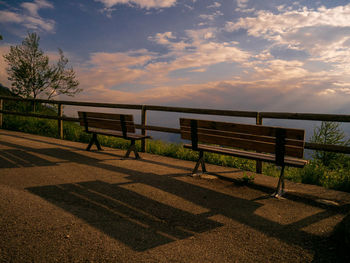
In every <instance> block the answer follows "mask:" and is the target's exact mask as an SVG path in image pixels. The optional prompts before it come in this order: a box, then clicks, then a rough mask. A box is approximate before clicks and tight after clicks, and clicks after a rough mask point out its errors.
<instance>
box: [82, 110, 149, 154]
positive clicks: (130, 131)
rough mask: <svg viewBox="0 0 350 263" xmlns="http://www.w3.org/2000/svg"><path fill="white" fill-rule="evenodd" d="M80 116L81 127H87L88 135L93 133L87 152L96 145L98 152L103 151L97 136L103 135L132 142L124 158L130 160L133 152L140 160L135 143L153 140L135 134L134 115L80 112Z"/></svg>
mask: <svg viewBox="0 0 350 263" xmlns="http://www.w3.org/2000/svg"><path fill="white" fill-rule="evenodd" d="M78 115H79V121H80V125H81V126H84V127H85V131H86V132H87V133H92V138H91V140H90V143H89V145H88V147H87V148H86V150H87V151H89V150H90V148H91V146H92V145H93V144H94V143H95V144H96V146H97V149H98V150H102V148H101V146H100V143H99V141H98V139H97V134H101V135H107V136H114V137H119V138H123V139H125V140H130V146H129V148H128V150H127V152H126V154H125V156H124V158H128V157H129V155H130V153H131V151H133V152H134V154H135V159H140V155H139V154H138V152H137V149H136V146H135V141H136V140H142V139H146V138H151V137H150V136H146V135H140V134H135V124H134V117H133V115H129V114H112V113H99V112H82V111H79V112H78Z"/></svg>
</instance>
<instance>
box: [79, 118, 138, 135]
mask: <svg viewBox="0 0 350 263" xmlns="http://www.w3.org/2000/svg"><path fill="white" fill-rule="evenodd" d="M86 121H87V124H88V127H89V128H90V127H93V128H101V129H110V130H118V131H121V130H122V125H121V122H120V121H115V120H99V119H90V118H87V120H86ZM80 125H81V126H85V122H84V120H80ZM125 127H126V131H127V132H131V133H134V132H135V125H133V124H131V123H130V122H126V123H125Z"/></svg>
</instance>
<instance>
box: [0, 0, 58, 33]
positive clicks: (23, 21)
mask: <svg viewBox="0 0 350 263" xmlns="http://www.w3.org/2000/svg"><path fill="white" fill-rule="evenodd" d="M20 7H21V8H20V9H16V10H10V9H9V10H1V11H0V23H1V24H8V23H12V24H19V25H21V26H23V27H25V28H27V29H30V30H35V31H46V32H53V31H54V28H55V21H53V20H51V19H45V18H43V17H41V16H40V15H39V14H38V11H39V10H40V9H43V8H51V9H52V8H54V7H53V5H52V4H51V3H49V2H48V1H46V0H34V2H24V3H22V4H21V5H20Z"/></svg>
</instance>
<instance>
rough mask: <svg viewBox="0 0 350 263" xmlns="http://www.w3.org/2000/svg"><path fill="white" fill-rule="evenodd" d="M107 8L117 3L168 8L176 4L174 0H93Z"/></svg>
mask: <svg viewBox="0 0 350 263" xmlns="http://www.w3.org/2000/svg"><path fill="white" fill-rule="evenodd" d="M95 1H97V2H101V3H102V4H103V5H104V6H105V8H107V9H109V8H112V7H113V6H116V5H118V4H128V5H136V6H139V7H141V8H145V9H150V8H168V7H172V6H174V5H175V4H176V0H95Z"/></svg>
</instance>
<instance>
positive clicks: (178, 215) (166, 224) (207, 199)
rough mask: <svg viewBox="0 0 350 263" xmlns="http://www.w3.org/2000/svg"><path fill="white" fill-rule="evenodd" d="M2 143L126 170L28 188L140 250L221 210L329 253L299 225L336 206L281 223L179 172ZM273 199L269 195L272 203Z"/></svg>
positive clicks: (253, 204) (198, 226) (210, 226)
mask: <svg viewBox="0 0 350 263" xmlns="http://www.w3.org/2000/svg"><path fill="white" fill-rule="evenodd" d="M0 144H3V145H5V146H7V147H11V150H20V151H24V152H27V153H28V152H29V153H40V154H41V155H46V156H48V157H54V158H58V159H60V160H62V162H72V163H78V164H84V165H89V166H93V167H96V168H100V169H105V170H108V171H113V172H116V173H119V174H123V175H125V177H124V179H126V180H128V181H129V182H126V183H121V184H109V183H106V182H103V181H98V180H94V181H85V182H77V183H70V184H58V185H47V186H39V187H30V188H27V190H28V191H29V192H31V193H33V194H35V195H37V196H40V197H42V198H43V199H45V200H47V201H49V202H51V203H53V204H54V205H56V206H58V207H60V208H62V209H64V210H65V211H67V212H69V213H71V214H73V215H75V216H77V217H78V218H80V219H82V220H84V221H85V222H87V223H88V224H89V225H91V226H93V227H95V228H96V229H99V230H101V231H102V232H104V233H106V234H107V235H109V236H111V237H112V238H114V239H116V240H119V241H121V242H123V243H124V244H126V245H127V246H129V247H131V248H132V249H134V250H136V251H144V250H147V249H151V248H154V247H157V246H160V245H163V244H167V243H169V242H173V241H175V240H181V239H186V238H188V237H190V236H193V235H195V234H196V233H203V232H207V231H211V230H214V229H216V228H219V227H221V226H223V224H222V223H220V222H217V221H215V220H214V219H212V217H211V216H214V215H223V216H225V217H227V218H230V219H232V220H235V221H237V222H239V223H240V224H244V225H246V226H248V227H251V228H253V229H256V230H258V231H260V232H262V233H264V234H266V235H268V236H271V237H274V238H277V239H279V240H281V241H283V242H287V243H289V244H293V245H297V246H300V247H303V248H305V249H308V250H311V251H314V252H315V255H316V256H315V258H323V257H325V254H326V256H329V251H328V250H327V246H328V243H327V242H328V241H327V240H326V239H325V238H324V237H321V236H318V235H314V234H312V233H307V232H305V231H303V230H302V228H304V227H305V226H308V225H310V224H312V223H315V222H317V221H319V220H323V219H325V218H328V217H331V216H333V215H335V214H337V213H339V211H336V210H332V209H329V210H325V211H323V212H320V213H318V214H314V215H311V216H310V217H308V218H305V219H303V220H302V221H299V222H294V223H292V224H287V225H283V224H280V223H278V222H275V221H272V220H269V219H267V218H264V217H261V216H259V215H258V214H256V213H255V211H256V210H257V209H258V208H260V207H261V206H262V204H261V203H259V202H258V201H255V200H247V199H243V198H238V197H234V196H231V195H227V194H224V193H220V192H217V191H215V190H212V189H208V188H204V187H201V186H198V185H194V184H191V183H187V182H184V181H182V180H179V179H178V175H177V174H167V175H162V176H160V175H158V174H154V173H148V172H142V171H139V170H133V169H131V168H124V167H119V166H118V163H115V164H113V165H112V164H107V163H104V162H103V160H100V159H96V158H92V157H89V156H86V155H84V154H81V153H79V152H76V151H71V150H69V149H67V148H64V149H62V148H45V149H43V148H41V149H37V148H31V147H26V146H23V145H17V144H14V143H9V142H4V141H1V142H0ZM135 162H136V161H135ZM36 164H37V165H41V164H42V161H38V160H35V159H33V160H32V163H31V165H36ZM56 164H57V163H55V162H51V163H45V165H56ZM182 174H183V172H182ZM135 183H137V184H144V185H147V186H151V187H153V188H156V189H160V190H162V191H164V192H166V193H169V194H172V195H175V196H178V197H180V198H182V199H184V200H187V201H189V202H192V203H193V204H195V205H197V206H201V207H203V208H205V209H206V210H207V211H208V212H206V213H203V214H194V213H190V212H187V211H184V210H181V209H178V208H175V207H173V206H170V205H167V204H164V203H163V202H158V201H155V200H153V199H151V198H148V197H146V196H144V195H140V194H138V193H136V192H134V191H131V190H128V189H126V188H125V187H123V186H124V185H125V184H135ZM276 201H277V200H272V202H276ZM277 202H278V201H277ZM305 240H308V242H305Z"/></svg>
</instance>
